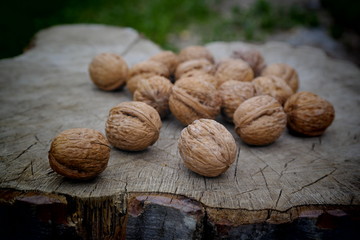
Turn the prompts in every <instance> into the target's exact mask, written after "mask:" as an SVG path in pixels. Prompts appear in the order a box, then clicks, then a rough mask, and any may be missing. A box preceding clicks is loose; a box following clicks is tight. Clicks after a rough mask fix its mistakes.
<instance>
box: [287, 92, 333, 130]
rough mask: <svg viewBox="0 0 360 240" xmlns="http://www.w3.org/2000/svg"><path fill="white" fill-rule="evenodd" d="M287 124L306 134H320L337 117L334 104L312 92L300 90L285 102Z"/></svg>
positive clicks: (291, 128) (290, 127) (292, 128)
mask: <svg viewBox="0 0 360 240" xmlns="http://www.w3.org/2000/svg"><path fill="white" fill-rule="evenodd" d="M284 110H285V113H286V114H287V120H288V122H287V126H288V128H289V129H290V130H291V131H293V132H295V133H299V134H302V135H305V136H319V135H322V134H323V133H324V132H325V130H326V129H327V128H328V127H329V126H330V125H331V123H332V122H333V120H334V118H335V110H334V107H333V105H332V104H331V103H330V102H328V101H327V100H325V99H323V98H321V97H319V96H318V95H316V94H314V93H311V92H298V93H296V94H294V95H292V96H291V97H290V98H289V99H288V100H287V101H286V103H285V106H284Z"/></svg>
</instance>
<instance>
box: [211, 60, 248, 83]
mask: <svg viewBox="0 0 360 240" xmlns="http://www.w3.org/2000/svg"><path fill="white" fill-rule="evenodd" d="M215 77H216V78H217V79H218V87H219V86H220V85H221V84H223V83H224V82H226V81H229V80H236V81H242V82H250V81H252V80H253V79H254V72H253V70H252V69H251V67H250V65H249V64H248V63H247V62H245V61H243V60H241V59H226V60H223V61H221V62H220V63H218V64H217V66H216V72H215Z"/></svg>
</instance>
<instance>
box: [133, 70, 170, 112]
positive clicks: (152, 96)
mask: <svg viewBox="0 0 360 240" xmlns="http://www.w3.org/2000/svg"><path fill="white" fill-rule="evenodd" d="M172 87H173V84H172V83H171V82H170V81H169V79H167V78H164V77H161V76H153V77H150V78H149V79H144V80H142V81H140V82H139V83H138V86H137V89H136V90H135V92H134V96H133V100H134V101H140V102H144V103H147V104H149V105H150V106H152V107H153V108H155V109H156V111H158V113H159V115H160V117H161V118H163V117H165V116H166V115H167V114H168V113H169V112H170V109H169V97H170V94H171V91H172Z"/></svg>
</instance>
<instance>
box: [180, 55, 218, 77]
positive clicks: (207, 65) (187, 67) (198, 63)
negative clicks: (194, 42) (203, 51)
mask: <svg viewBox="0 0 360 240" xmlns="http://www.w3.org/2000/svg"><path fill="white" fill-rule="evenodd" d="M194 71H196V72H198V71H200V72H204V73H209V74H213V73H214V65H213V64H212V63H211V62H210V61H209V60H207V59H194V60H189V61H186V62H183V63H180V64H179V65H178V66H177V68H176V71H175V79H180V78H181V77H182V76H183V75H186V74H189V73H191V72H194Z"/></svg>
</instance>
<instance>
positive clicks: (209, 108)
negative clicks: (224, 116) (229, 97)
mask: <svg viewBox="0 0 360 240" xmlns="http://www.w3.org/2000/svg"><path fill="white" fill-rule="evenodd" d="M169 106H170V111H171V112H172V114H173V115H174V116H175V117H176V118H177V119H178V120H179V121H180V122H181V123H182V124H184V125H188V124H190V123H192V122H193V121H194V120H196V119H200V118H209V119H214V118H215V117H216V116H217V115H218V114H219V113H220V106H221V98H220V95H219V94H218V92H217V91H216V88H215V87H214V86H213V85H212V84H211V83H208V82H206V81H203V80H201V79H198V78H196V77H189V78H182V79H180V80H178V81H176V82H175V85H174V86H173V89H172V93H171V95H170V98H169Z"/></svg>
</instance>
